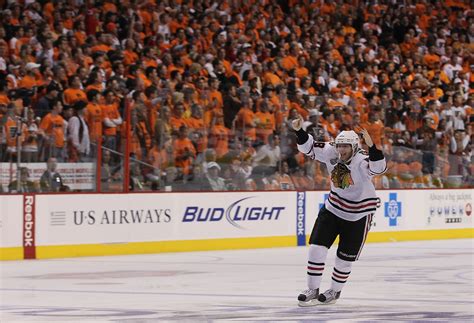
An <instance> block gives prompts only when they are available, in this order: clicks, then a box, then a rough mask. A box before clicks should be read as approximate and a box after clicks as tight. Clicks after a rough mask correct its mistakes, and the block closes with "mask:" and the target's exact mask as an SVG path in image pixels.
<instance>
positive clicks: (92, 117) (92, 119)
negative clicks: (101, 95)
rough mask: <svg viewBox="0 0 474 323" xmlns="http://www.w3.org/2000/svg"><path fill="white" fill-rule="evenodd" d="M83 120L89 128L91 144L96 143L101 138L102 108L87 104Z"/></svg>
mask: <svg viewBox="0 0 474 323" xmlns="http://www.w3.org/2000/svg"><path fill="white" fill-rule="evenodd" d="M84 119H85V120H86V122H87V126H88V127H89V134H90V138H91V141H92V142H97V141H98V140H99V137H100V136H102V122H104V111H103V109H102V106H100V105H98V104H95V103H89V104H88V105H87V107H86V113H85V115H84Z"/></svg>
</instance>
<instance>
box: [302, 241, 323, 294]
mask: <svg viewBox="0 0 474 323" xmlns="http://www.w3.org/2000/svg"><path fill="white" fill-rule="evenodd" d="M327 255H328V248H326V247H324V246H318V245H310V246H309V255H308V271H307V273H308V288H310V289H318V288H319V285H320V284H321V279H322V278H323V271H324V262H325V261H326V257H327Z"/></svg>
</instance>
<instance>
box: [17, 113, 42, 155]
mask: <svg viewBox="0 0 474 323" xmlns="http://www.w3.org/2000/svg"><path fill="white" fill-rule="evenodd" d="M27 109H28V108H27ZM22 132H23V142H22V147H21V152H22V157H21V160H22V161H24V162H26V163H36V162H37V161H38V135H39V128H38V125H37V123H36V119H35V111H34V110H33V109H28V112H27V119H26V120H25V121H24V124H23V129H22Z"/></svg>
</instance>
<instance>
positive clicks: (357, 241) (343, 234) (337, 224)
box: [309, 206, 372, 261]
mask: <svg viewBox="0 0 474 323" xmlns="http://www.w3.org/2000/svg"><path fill="white" fill-rule="evenodd" d="M371 224H372V214H370V215H368V216H365V217H363V218H362V219H360V220H358V221H347V220H344V219H341V218H340V217H338V216H336V215H334V214H333V213H332V212H329V211H328V210H326V208H325V207H324V206H323V207H322V208H321V210H319V214H318V218H317V219H316V223H315V224H314V227H313V231H312V232H311V237H310V238H309V243H310V244H315V245H320V246H325V247H327V248H328V249H329V248H330V247H331V246H332V244H333V243H334V240H336V237H337V236H338V235H339V246H338V248H337V256H338V257H339V258H341V259H343V260H347V261H356V260H357V259H359V255H360V252H361V251H362V247H363V246H364V243H365V239H366V238H367V233H368V232H369V230H370V225H371Z"/></svg>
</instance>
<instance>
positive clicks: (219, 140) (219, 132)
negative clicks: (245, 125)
mask: <svg viewBox="0 0 474 323" xmlns="http://www.w3.org/2000/svg"><path fill="white" fill-rule="evenodd" d="M229 135H230V130H229V129H227V128H226V127H225V126H224V125H219V124H218V125H215V126H214V127H213V128H212V130H211V133H210V138H209V141H210V143H212V147H213V148H215V150H216V155H217V158H220V157H222V156H224V155H225V154H227V153H228V152H229Z"/></svg>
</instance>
